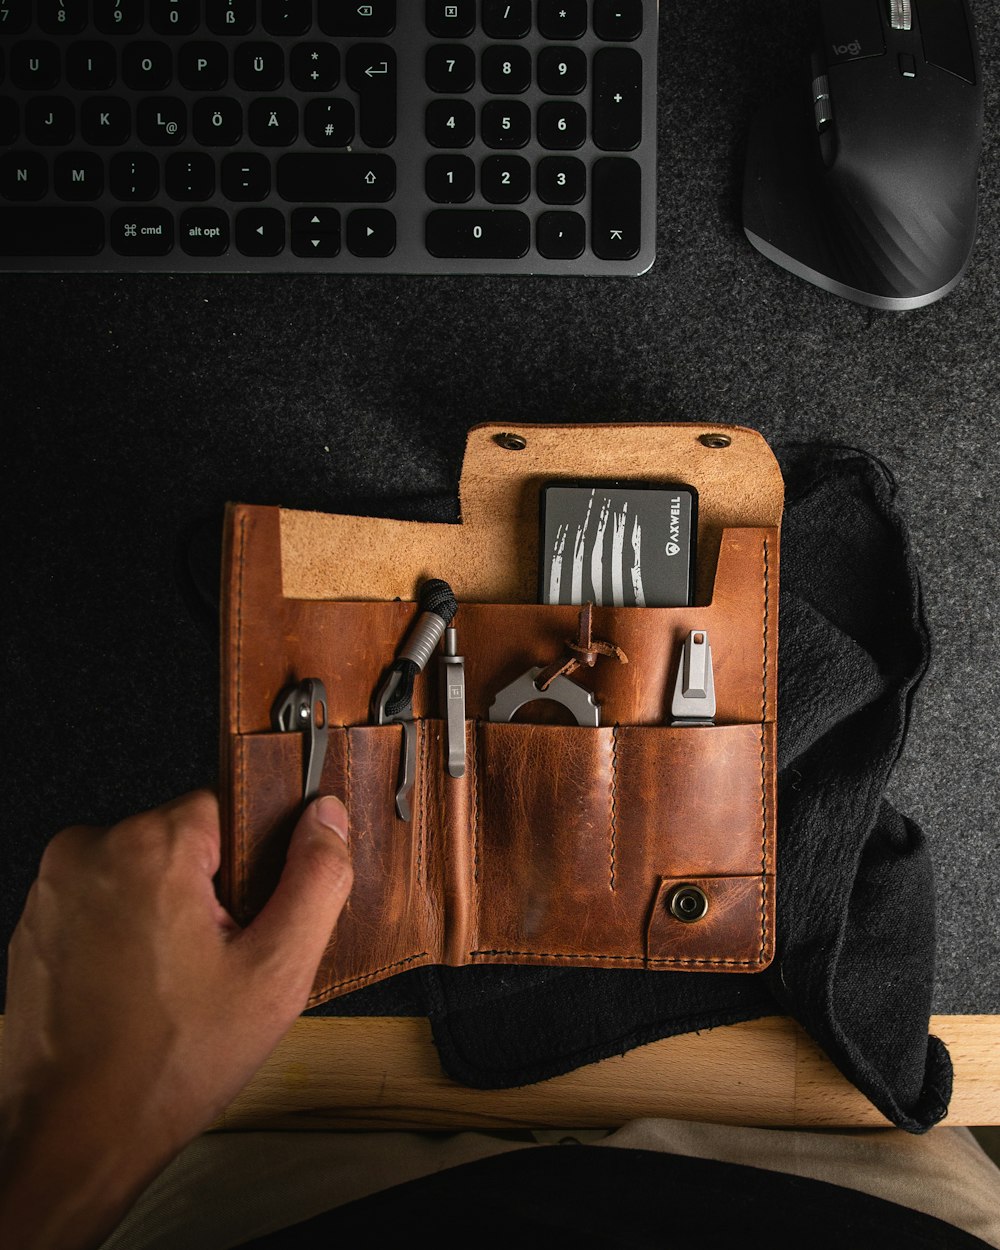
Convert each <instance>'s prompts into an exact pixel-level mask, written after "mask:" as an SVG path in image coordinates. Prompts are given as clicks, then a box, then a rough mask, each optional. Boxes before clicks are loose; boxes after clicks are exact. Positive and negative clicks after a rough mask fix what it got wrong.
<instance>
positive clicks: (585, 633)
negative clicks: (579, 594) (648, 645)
mask: <svg viewBox="0 0 1000 1250" xmlns="http://www.w3.org/2000/svg"><path fill="white" fill-rule="evenodd" d="M593 624H594V605H593V604H592V603H585V604H584V605H583V607H582V608H581V609H580V623H579V627H578V629H577V635H576V638H575V639H573V638H567V639H566V649H567V650H568V651H569V653H570V654H569V655H568V656H567V657H565V658H564V659H562V660H556V661H555V662H554V663H552V664H550V665H549V666H548V668H544V669H542V671H541V672H540V673H539V674H538V678H537V680H536V681H535V685H536V686H537V687H538V689H539V690H548V688H549V686H551V685H552V683H553V682H554V681H555V679H556V678H557V677H569V676H571V675H572V674H573V673H575V672H576V670H577V669H578V668H582V667H586V668H593V667H594V665H595V664H596V663H597V661H598V660H599V659H600V657H601V656H608V657H610V658H611V659H613V660H617V661H618V662H619V664H627V663H628V656H627V655H626V654H625V652H624V651H623V650H622V649H621V647H617V646H615V644H614V643H613V642H606V641H605V640H604V639H603V638H595V637H594V633H593Z"/></svg>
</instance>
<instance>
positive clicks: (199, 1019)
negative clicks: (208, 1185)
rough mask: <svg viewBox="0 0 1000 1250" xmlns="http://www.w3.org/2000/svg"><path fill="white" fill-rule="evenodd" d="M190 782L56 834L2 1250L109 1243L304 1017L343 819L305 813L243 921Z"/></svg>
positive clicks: (17, 1059) (339, 879) (0, 1219)
mask: <svg viewBox="0 0 1000 1250" xmlns="http://www.w3.org/2000/svg"><path fill="white" fill-rule="evenodd" d="M219 839H220V833H219V811H218V803H217V801H216V798H215V796H214V795H213V794H210V793H209V792H208V791H204V790H202V791H195V792H194V793H192V794H188V795H184V796H183V797H182V798H179V799H176V800H174V801H173V802H171V803H167V804H166V805H165V806H163V807H159V808H156V809H154V810H153V811H150V812H144V813H142V814H141V815H138V816H132V817H129V818H128V819H127V820H123V821H122V822H121V823H120V824H118V825H115V826H113V827H112V828H110V829H98V828H92V827H84V826H77V827H74V828H70V829H65V830H63V831H62V832H61V833H59V834H57V835H56V837H54V838H53V839H52V841H51V842H50V843H49V845H48V847H47V848H46V850H45V853H44V854H43V856H42V862H41V865H40V867H39V872H38V879H37V881H36V882H35V883H34V885H33V886H32V887H31V890H30V892H29V894H28V899H27V902H26V904H25V908H24V913H23V915H22V917H21V920H20V923H19V924H18V927H17V929H16V930H15V933H14V936H13V939H12V940H11V944H10V975H9V983H8V992H7V1020H6V1029H5V1036H4V1047H3V1067H2V1070H0V1245H10V1246H15V1245H16V1246H18V1247H21V1248H22V1250H28V1248H29V1247H30V1248H31V1250H34V1248H35V1247H39V1248H40V1247H49V1246H52V1247H59V1250H67V1248H69V1247H84V1246H90V1245H97V1244H99V1243H100V1241H101V1240H103V1238H104V1237H105V1236H107V1234H108V1233H110V1232H111V1231H112V1229H113V1228H114V1227H115V1226H116V1224H117V1223H118V1221H119V1220H120V1218H121V1216H122V1215H123V1214H124V1213H125V1211H126V1210H127V1209H128V1207H129V1205H131V1203H132V1201H133V1200H134V1199H135V1197H136V1196H137V1195H138V1194H139V1193H140V1192H141V1190H142V1189H144V1188H145V1186H146V1185H147V1184H148V1183H149V1182H150V1181H151V1180H152V1179H153V1177H154V1176H155V1175H156V1174H157V1173H158V1172H159V1171H160V1170H161V1169H162V1168H163V1167H164V1166H165V1165H166V1164H167V1163H168V1162H169V1161H170V1159H172V1158H173V1156H174V1155H175V1154H176V1153H177V1152H178V1151H179V1150H180V1149H181V1148H182V1147H183V1146H184V1145H186V1144H187V1142H189V1141H190V1140H191V1139H192V1138H193V1137H195V1136H196V1135H197V1134H198V1133H200V1132H201V1131H202V1130H203V1129H204V1128H205V1127H206V1126H207V1125H208V1124H210V1123H211V1122H212V1120H214V1119H215V1118H216V1117H217V1116H218V1115H219V1113H220V1112H221V1111H222V1110H223V1108H224V1107H226V1105H227V1104H228V1103H229V1102H230V1101H231V1100H232V1099H233V1097H234V1096H235V1095H236V1094H237V1093H238V1092H239V1091H240V1089H242V1088H243V1086H244V1085H245V1084H246V1083H247V1081H248V1080H249V1079H250V1077H251V1076H252V1075H253V1073H254V1072H255V1071H256V1070H257V1068H258V1067H259V1066H260V1065H261V1063H262V1062H263V1061H264V1059H265V1058H266V1057H267V1056H268V1055H269V1054H270V1052H271V1051H272V1050H273V1049H274V1047H275V1045H276V1044H277V1043H278V1041H279V1040H280V1039H281V1037H282V1036H283V1035H284V1034H285V1033H286V1032H287V1030H288V1029H289V1028H290V1027H291V1025H292V1023H293V1021H294V1020H295V1018H296V1017H297V1016H298V1015H299V1013H300V1012H301V1011H302V1010H303V1008H304V1007H305V1005H306V1000H307V998H308V995H309V990H310V988H311V986H312V981H313V977H314V975H315V972H316V968H317V966H318V964H319V960H320V957H321V956H322V953H323V950H324V948H325V947H326V944H327V942H328V941H329V938H330V933H331V930H332V929H333V926H334V924H335V923H336V921H337V918H338V916H339V915H340V911H341V909H342V907H343V905H344V902H345V900H346V898H347V895H348V892H349V891H350V888H351V881H352V874H351V866H350V857H349V854H348V850H347V845H346V841H347V812H346V810H345V808H344V806H343V804H342V803H341V802H340V801H339V800H338V799H334V798H324V799H319V800H317V801H316V802H315V803H313V804H311V805H310V806H309V807H308V808H307V809H306V811H305V812H304V813H303V815H302V817H301V819H300V820H299V823H298V826H297V827H296V830H295V833H294V834H293V837H292V840H291V844H290V846H289V849H288V856H287V859H286V863H285V869H284V872H283V873H282V877H281V881H280V882H279V884H278V887H277V889H276V890H275V892H274V894H273V895H272V897H271V899H270V900H269V902H268V903H267V905H266V906H265V908H264V909H263V911H262V912H261V913H260V915H258V916H257V917H256V919H255V920H254V921H253V923H252V924H250V925H249V926H248V927H247V928H245V929H241V928H240V927H239V926H238V925H237V924H236V923H235V922H234V921H233V919H232V918H231V917H230V916H229V914H228V913H227V912H226V911H225V909H224V908H223V907H222V906H221V904H220V903H219V901H218V899H217V898H216V896H215V891H214V888H213V885H212V878H213V876H214V875H215V872H216V870H217V869H218V866H219Z"/></svg>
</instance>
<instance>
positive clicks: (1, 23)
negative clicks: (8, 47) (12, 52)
mask: <svg viewBox="0 0 1000 1250" xmlns="http://www.w3.org/2000/svg"><path fill="white" fill-rule="evenodd" d="M30 22H31V0H0V35H2V36H3V37H4V38H5V39H9V38H10V37H11V36H12V35H20V34H23V33H24V31H26V30H27V29H28V25H29V23H30Z"/></svg>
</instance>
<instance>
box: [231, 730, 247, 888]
mask: <svg viewBox="0 0 1000 1250" xmlns="http://www.w3.org/2000/svg"><path fill="white" fill-rule="evenodd" d="M246 749H247V747H246V739H245V738H243V737H239V738H237V739H236V788H237V792H238V793H239V796H240V813H239V819H238V821H237V833H236V836H237V838H238V839H239V846H238V847H237V848H236V881H234V882H233V886H234V889H235V892H236V900H235V901H236V907H237V910H239V911H242V910H243V904H244V896H243V891H244V886H245V883H246V829H247V787H246V785H245V778H246Z"/></svg>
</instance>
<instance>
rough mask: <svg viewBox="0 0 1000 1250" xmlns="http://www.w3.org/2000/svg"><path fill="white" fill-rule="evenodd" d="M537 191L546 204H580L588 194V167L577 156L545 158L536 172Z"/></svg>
mask: <svg viewBox="0 0 1000 1250" xmlns="http://www.w3.org/2000/svg"><path fill="white" fill-rule="evenodd" d="M535 190H536V191H537V192H538V198H539V199H540V200H544V201H545V203H546V204H579V203H580V201H581V200H582V199H583V197H584V195H586V193H587V167H586V166H585V165H584V163H583V161H581V160H578V159H577V158H576V157H575V156H544V157H542V159H541V160H540V161H539V162H538V168H537V169H536V171H535Z"/></svg>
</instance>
